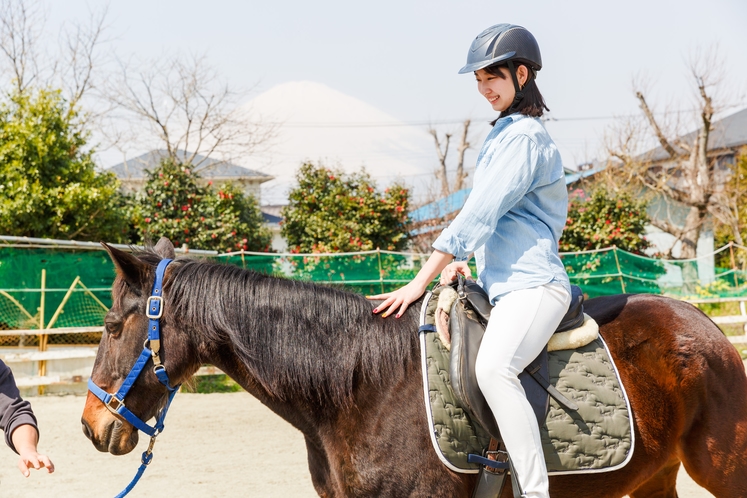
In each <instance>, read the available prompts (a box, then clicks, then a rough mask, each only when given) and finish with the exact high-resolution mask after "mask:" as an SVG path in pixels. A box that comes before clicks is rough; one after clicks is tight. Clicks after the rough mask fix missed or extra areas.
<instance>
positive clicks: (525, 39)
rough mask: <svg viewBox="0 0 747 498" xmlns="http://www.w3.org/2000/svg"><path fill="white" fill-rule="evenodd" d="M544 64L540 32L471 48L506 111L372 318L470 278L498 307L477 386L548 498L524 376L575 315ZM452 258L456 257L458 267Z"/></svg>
mask: <svg viewBox="0 0 747 498" xmlns="http://www.w3.org/2000/svg"><path fill="white" fill-rule="evenodd" d="M541 68H542V58H541V56H540V50H539V46H538V45H537V41H536V40H535V38H534V36H532V34H531V33H530V32H529V31H527V30H526V29H524V28H523V27H521V26H515V25H512V24H498V25H495V26H491V27H490V28H488V29H486V30H485V31H483V32H482V33H480V34H479V35H478V36H477V38H476V39H475V40H474V41H473V42H472V46H471V47H470V49H469V52H468V55H467V64H466V65H465V66H464V67H463V68H462V69H460V70H459V72H460V73H474V75H475V78H476V79H477V89H478V91H479V92H480V94H481V95H483V96H484V97H485V98H486V99H487V100H488V102H489V103H490V105H491V106H492V108H493V109H494V110H496V111H498V112H500V115H499V117H498V119H497V120H495V121H494V122H493V129H492V130H491V131H490V133H489V134H488V136H487V138H486V139H485V143H484V144H483V146H482V149H481V151H480V155H479V156H478V158H477V166H476V167H475V178H474V182H473V188H472V192H471V193H470V196H469V198H468V199H467V202H466V203H465V205H464V207H463V208H462V210H461V212H460V213H459V215H458V216H457V217H456V218H455V219H454V221H452V223H451V224H450V225H449V226H448V227H447V228H446V229H445V230H444V231H443V232H442V233H441V235H440V236H439V237H438V239H436V241H435V242H434V243H433V247H434V249H435V251H434V252H433V254H432V255H431V256H430V258H429V259H428V261H427V262H426V264H425V265H423V268H422V269H421V270H420V271H419V272H418V275H417V276H416V277H415V279H414V280H413V281H412V282H410V283H409V284H407V285H406V286H404V287H402V288H401V289H398V290H396V291H394V292H391V293H387V294H380V295H377V296H371V299H383V300H384V302H383V303H381V304H380V305H379V306H377V308H376V309H375V310H374V313H377V312H381V311H384V314H383V316H384V317H386V316H387V315H391V314H392V313H395V312H396V313H397V315H396V316H397V318H399V317H400V316H401V315H402V313H404V311H405V310H406V309H407V307H408V306H409V305H410V303H412V302H413V301H414V300H416V299H418V298H419V297H420V296H422V295H423V293H424V292H425V289H426V287H427V286H428V285H429V284H430V282H431V281H433V279H434V278H435V277H436V275H438V274H439V273H441V280H442V282H444V283H445V282H448V281H451V280H453V279H454V278H455V275H456V273H461V274H464V275H470V269H469V267H468V266H467V264H466V262H465V260H466V259H467V258H468V257H469V256H470V255H471V254H472V253H474V255H475V263H476V265H477V274H478V277H479V280H478V282H479V283H480V284H481V285H482V287H483V288H484V289H485V291H486V292H487V293H488V294H489V295H490V299H491V302H492V303H493V304H494V308H493V311H492V312H491V315H490V320H489V321H488V325H487V327H486V330H485V335H484V336H483V339H482V343H481V345H480V350H479V352H478V355H477V360H476V363H475V374H476V377H477V382H478V385H479V386H480V390H481V391H482V393H483V395H484V396H485V399H486V400H487V402H488V405H489V406H490V409H491V410H492V412H493V415H494V416H495V420H496V422H497V423H498V427H500V430H501V435H502V437H503V441H504V443H505V445H506V449H507V450H508V453H509V454H510V455H511V460H512V462H513V465H514V468H515V472H516V477H518V480H519V483H520V485H521V488H522V490H523V492H524V496H527V497H531V498H543V497H549V496H550V495H549V483H548V478H547V469H546V467H545V460H544V456H543V453H542V441H541V439H540V433H539V427H538V425H537V423H536V419H535V415H534V412H533V411H532V407H531V406H530V404H529V402H528V401H527V399H526V395H525V393H524V389H523V388H522V386H521V382H520V381H519V378H518V375H519V373H521V372H522V371H523V370H524V368H526V366H527V365H529V363H530V362H531V361H532V360H534V359H535V358H536V357H537V355H538V354H539V353H540V352H541V351H542V349H543V348H544V347H545V345H546V344H547V342H548V340H549V339H550V336H551V335H552V334H553V332H554V331H555V328H556V327H557V326H558V324H559V323H560V321H561V319H562V318H563V315H564V314H565V312H566V311H567V310H568V305H569V303H570V300H571V293H570V283H569V280H568V275H566V272H565V268H564V267H563V263H562V262H561V261H560V256H559V255H558V240H559V239H560V235H561V233H562V231H563V227H564V226H565V221H566V214H567V206H568V195H567V191H566V185H565V176H564V173H563V164H562V162H561V159H560V153H559V152H558V149H557V148H556V147H555V143H554V142H553V141H552V139H551V138H550V135H549V134H548V133H547V130H546V129H545V127H544V126H543V124H542V122H541V121H540V119H539V118H540V117H542V115H543V114H544V111H545V110H548V109H547V106H546V105H545V102H544V99H543V98H542V95H541V94H540V91H539V89H538V88H537V83H536V76H537V72H538V71H539V70H540V69H541ZM453 259H456V260H458V261H457V262H455V263H451V261H452V260H453Z"/></svg>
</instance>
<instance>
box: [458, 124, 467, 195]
mask: <svg viewBox="0 0 747 498" xmlns="http://www.w3.org/2000/svg"><path fill="white" fill-rule="evenodd" d="M469 125H470V120H469V119H467V120H465V121H464V123H462V139H461V140H460V141H459V147H458V148H457V154H458V155H457V168H456V179H455V180H454V191H455V192H459V191H460V190H462V188H464V179H465V178H467V173H465V172H464V153H465V152H466V151H467V149H469V148H470V143H469V142H468V141H467V135H468V133H469Z"/></svg>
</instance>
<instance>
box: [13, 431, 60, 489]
mask: <svg viewBox="0 0 747 498" xmlns="http://www.w3.org/2000/svg"><path fill="white" fill-rule="evenodd" d="M11 439H12V440H13V446H15V448H16V451H17V452H18V455H19V458H18V470H20V471H21V474H23V475H24V477H28V476H29V475H30V474H31V472H30V471H29V469H36V470H41V469H45V470H46V471H47V473H48V474H51V473H52V472H54V464H53V463H52V460H50V459H49V457H48V456H46V455H40V454H39V453H38V452H37V450H36V443H37V441H38V439H39V434H38V433H37V432H36V428H35V427H33V426H31V425H28V424H24V425H19V426H18V427H16V428H15V430H14V431H13V434H12V435H11Z"/></svg>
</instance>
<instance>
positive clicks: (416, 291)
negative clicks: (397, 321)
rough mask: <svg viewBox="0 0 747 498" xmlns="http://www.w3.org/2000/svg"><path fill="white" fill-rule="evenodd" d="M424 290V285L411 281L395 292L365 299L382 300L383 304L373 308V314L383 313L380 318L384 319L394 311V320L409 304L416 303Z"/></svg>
mask: <svg viewBox="0 0 747 498" xmlns="http://www.w3.org/2000/svg"><path fill="white" fill-rule="evenodd" d="M425 288H426V286H425V285H423V284H421V283H420V282H418V281H416V280H413V281H412V282H410V283H409V284H407V285H405V286H404V287H400V288H399V289H397V290H396V291H393V292H387V293H384V294H378V295H376V296H366V297H367V298H368V299H372V300H378V299H383V300H384V302H382V303H381V304H379V305H378V306H377V307H376V308H374V310H373V312H374V314H376V313H381V312H382V311H383V312H384V313H383V314H382V315H381V316H382V318H386V317H387V316H389V315H391V314H392V313H394V312H395V311H396V312H397V315H396V318H399V317H401V316H402V314H403V313H404V312H405V310H406V309H407V307H408V306H410V303H412V302H413V301H416V300H417V299H418V298H420V296H422V295H423V293H424V292H425ZM385 310H386V311H385Z"/></svg>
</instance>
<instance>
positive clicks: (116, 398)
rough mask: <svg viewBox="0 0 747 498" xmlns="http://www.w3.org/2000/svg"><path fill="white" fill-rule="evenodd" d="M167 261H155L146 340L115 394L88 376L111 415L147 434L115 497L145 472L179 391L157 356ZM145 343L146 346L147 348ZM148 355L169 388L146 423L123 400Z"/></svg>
mask: <svg viewBox="0 0 747 498" xmlns="http://www.w3.org/2000/svg"><path fill="white" fill-rule="evenodd" d="M171 261H172V260H171V259H162V260H161V261H160V262H159V263H158V267H157V268H156V279H155V281H154V282H153V290H152V291H151V296H150V297H149V298H148V307H147V310H146V315H147V316H148V340H147V341H146V344H145V346H143V352H142V353H140V356H139V357H138V359H137V361H136V362H135V365H133V367H132V369H131V370H130V373H129V374H127V378H125V380H124V382H123V383H122V386H121V387H120V388H119V390H118V391H117V392H116V393H114V394H109V393H108V392H106V391H104V390H103V389H101V388H100V387H99V386H97V385H96V383H95V382H93V380H92V379H88V390H89V391H91V392H92V393H93V394H94V396H96V397H97V398H98V399H100V400H101V402H102V403H104V405H105V406H106V407H107V408H108V409H109V411H110V412H112V413H114V414H115V415H119V416H120V417H122V418H124V419H125V420H127V421H128V422H129V423H130V424H132V425H133V426H134V427H136V428H137V429H139V430H141V431H143V432H144V433H146V434H147V435H149V436H150V444H149V445H148V449H147V450H145V452H144V453H143V456H142V458H141V462H142V465H140V468H139V469H138V471H137V474H136V475H135V477H134V479H133V480H132V482H130V484H129V485H128V486H127V487H126V488H125V489H124V490H123V491H122V492H121V493H119V494H118V495H117V496H116V498H121V497H123V496H125V495H126V494H127V493H129V492H130V491H131V490H132V488H134V487H135V484H137V482H138V480H140V477H141V476H142V475H143V472H145V469H146V467H147V466H148V464H149V463H150V462H151V460H152V459H153V445H154V444H155V442H156V437H158V435H159V434H160V433H161V432H163V421H164V419H165V418H166V413H167V412H168V411H169V406H171V401H172V400H173V399H174V395H175V394H176V393H177V391H178V390H179V386H180V385H181V384H180V385H177V386H174V387H172V386H171V383H170V382H169V376H168V375H167V374H166V368H165V367H164V366H163V364H162V363H161V356H160V354H161V315H163V274H164V272H165V271H166V267H167V266H168V265H169V263H171ZM149 344H150V347H148V345H149ZM150 358H152V359H153V373H155V374H156V377H158V380H159V381H161V384H163V385H164V386H166V389H168V391H169V399H168V401H167V402H166V406H164V407H163V409H161V411H160V412H159V413H158V414H157V415H156V423H155V424H154V425H153V426H150V425H148V424H147V423H145V422H144V421H143V420H141V419H140V417H138V416H137V415H135V414H134V413H132V412H131V411H130V410H129V409H128V408H127V407H126V406H125V403H124V400H125V397H126V396H127V393H128V392H129V391H130V388H132V386H133V385H134V384H135V380H137V378H138V376H139V375H140V373H141V372H142V371H143V369H144V368H145V364H146V363H147V362H148V359H150Z"/></svg>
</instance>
